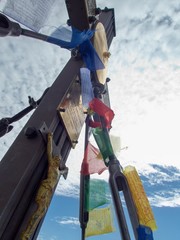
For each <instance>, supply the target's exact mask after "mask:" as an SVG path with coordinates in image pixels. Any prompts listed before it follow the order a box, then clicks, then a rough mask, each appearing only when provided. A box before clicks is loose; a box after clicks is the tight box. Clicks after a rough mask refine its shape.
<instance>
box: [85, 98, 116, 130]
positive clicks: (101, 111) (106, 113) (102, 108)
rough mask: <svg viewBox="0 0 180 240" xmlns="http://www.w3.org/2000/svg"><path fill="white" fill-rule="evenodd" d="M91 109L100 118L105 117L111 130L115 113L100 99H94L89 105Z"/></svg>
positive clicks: (106, 123)
mask: <svg viewBox="0 0 180 240" xmlns="http://www.w3.org/2000/svg"><path fill="white" fill-rule="evenodd" d="M89 108H90V109H91V110H92V111H93V112H95V113H97V114H98V115H99V116H101V117H104V120H105V125H106V127H107V128H111V122H112V120H113V118H114V112H113V110H112V109H111V108H109V107H108V106H106V105H105V104H104V103H103V102H102V101H101V100H99V99H98V98H94V99H93V100H92V101H91V102H90V103H89Z"/></svg>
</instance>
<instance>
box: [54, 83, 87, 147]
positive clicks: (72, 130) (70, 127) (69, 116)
mask: <svg viewBox="0 0 180 240" xmlns="http://www.w3.org/2000/svg"><path fill="white" fill-rule="evenodd" d="M57 110H58V112H59V115H60V117H61V119H62V121H63V123H64V126H65V128H66V131H67V133H68V136H69V138H70V140H71V143H72V147H73V148H74V147H75V145H76V144H77V141H78V138H79V135H80V132H81V129H82V126H83V124H84V121H85V118H86V115H85V114H84V111H83V106H82V98H81V85H80V83H79V81H78V80H75V81H74V82H73V84H72V86H71V87H70V89H69V91H68V93H67V94H66V96H65V98H64V100H63V101H62V103H60V105H59V106H58V109H57Z"/></svg>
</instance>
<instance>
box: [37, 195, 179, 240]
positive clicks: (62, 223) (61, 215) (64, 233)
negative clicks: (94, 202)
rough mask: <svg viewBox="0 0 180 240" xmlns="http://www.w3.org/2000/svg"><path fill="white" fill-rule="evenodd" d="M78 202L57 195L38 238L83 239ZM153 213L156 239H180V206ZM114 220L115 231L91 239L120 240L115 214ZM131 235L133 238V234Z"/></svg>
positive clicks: (159, 209) (164, 208)
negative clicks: (156, 228)
mask: <svg viewBox="0 0 180 240" xmlns="http://www.w3.org/2000/svg"><path fill="white" fill-rule="evenodd" d="M78 204H79V200H78V199H77V198H69V197H63V196H56V195H55V196H54V198H53V200H52V205H51V207H50V209H49V211H48V213H47V216H46V218H45V221H44V224H43V226H42V229H41V232H40V234H39V237H38V240H41V239H42V240H43V239H49V240H56V239H57V240H63V239H74V240H78V239H81V230H80V226H79V225H78V224H77V223H78V222H77V220H78V216H79V210H78V206H79V205H78ZM67 206H68V207H67ZM153 213H154V216H155V219H156V222H157V225H158V230H157V231H155V232H154V239H157V240H159V239H162V240H169V239H173V240H179V229H178V225H179V222H180V208H172V207H159V208H158V207H153ZM113 220H114V224H115V228H116V231H115V232H113V233H109V234H104V235H99V236H93V237H89V239H92V240H97V239H98V240H106V239H107V240H119V239H120V234H119V230H118V226H117V223H116V217H115V216H113ZM68 222H69V224H68ZM130 229H131V228H130ZM131 236H132V239H133V235H131Z"/></svg>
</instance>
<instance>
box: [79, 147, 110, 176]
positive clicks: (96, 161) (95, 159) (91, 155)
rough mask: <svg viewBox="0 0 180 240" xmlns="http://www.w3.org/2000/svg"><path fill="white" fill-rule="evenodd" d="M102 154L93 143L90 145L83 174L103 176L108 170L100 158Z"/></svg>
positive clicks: (85, 154)
mask: <svg viewBox="0 0 180 240" xmlns="http://www.w3.org/2000/svg"><path fill="white" fill-rule="evenodd" d="M99 155H100V152H99V150H98V149H97V148H95V147H94V146H93V145H92V144H91V143H88V145H87V147H86V150H85V153H84V159H83V162H82V165H81V174H83V175H89V174H93V173H98V174H101V173H102V172H103V171H104V170H106V169H107V167H106V165H105V164H104V161H103V159H100V158H99Z"/></svg>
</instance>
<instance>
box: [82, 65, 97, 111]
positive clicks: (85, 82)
mask: <svg viewBox="0 0 180 240" xmlns="http://www.w3.org/2000/svg"><path fill="white" fill-rule="evenodd" d="M90 74H91V73H90V71H89V69H87V68H80V76H81V93H82V104H83V107H85V108H88V107H89V102H90V101H91V100H92V99H93V98H94V94H93V90H92V83H91V76H90Z"/></svg>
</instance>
